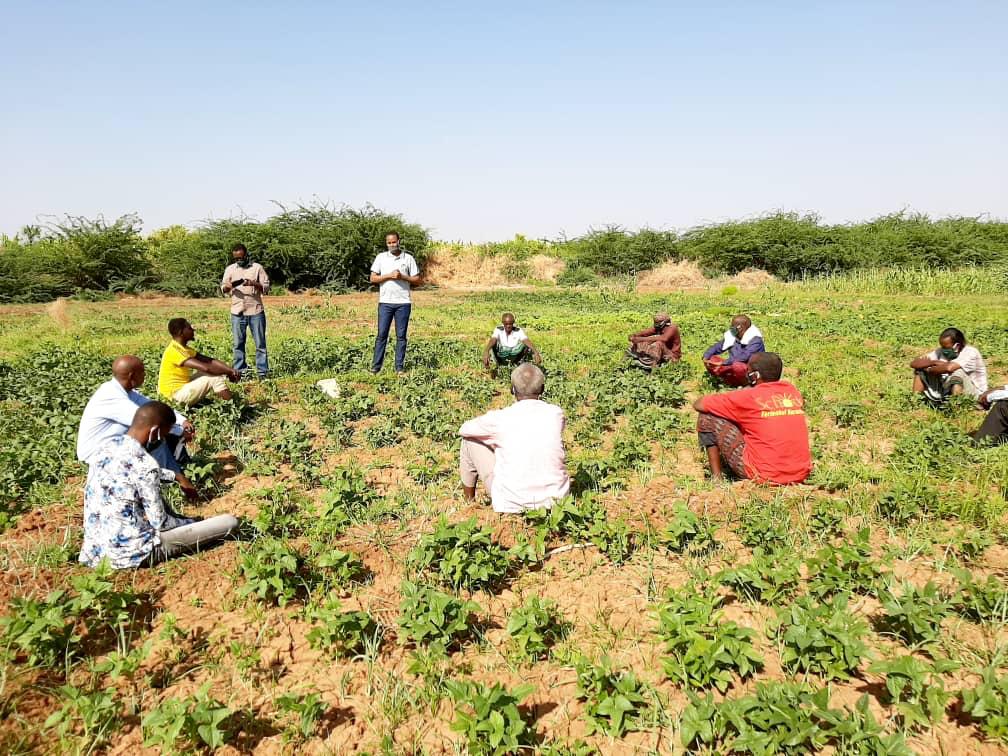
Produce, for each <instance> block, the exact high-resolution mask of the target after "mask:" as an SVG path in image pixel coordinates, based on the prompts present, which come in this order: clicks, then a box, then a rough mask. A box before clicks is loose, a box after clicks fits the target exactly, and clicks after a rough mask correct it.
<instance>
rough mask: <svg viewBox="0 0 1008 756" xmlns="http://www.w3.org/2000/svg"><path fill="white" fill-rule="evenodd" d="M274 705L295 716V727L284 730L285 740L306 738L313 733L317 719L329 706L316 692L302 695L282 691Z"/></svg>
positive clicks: (298, 740) (299, 740)
mask: <svg viewBox="0 0 1008 756" xmlns="http://www.w3.org/2000/svg"><path fill="white" fill-rule="evenodd" d="M276 705H277V708H278V709H279V710H280V711H284V712H287V713H289V714H293V715H294V716H296V717H297V723H296V725H295V727H294V728H289V729H287V730H285V731H284V740H285V741H287V742H291V741H296V742H304V741H306V740H308V739H309V738H310V737H311V736H312V735H314V734H315V730H316V729H317V728H318V723H319V720H320V719H322V715H323V714H325V712H326V709H328V708H329V707H328V706H326V704H325V701H323V700H322V698H321V696H319V694H318V693H316V692H312V693H306V694H303V695H297V694H294V693H284V694H283V695H282V696H280V697H279V698H277V699H276Z"/></svg>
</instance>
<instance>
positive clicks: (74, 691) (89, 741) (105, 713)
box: [43, 685, 122, 750]
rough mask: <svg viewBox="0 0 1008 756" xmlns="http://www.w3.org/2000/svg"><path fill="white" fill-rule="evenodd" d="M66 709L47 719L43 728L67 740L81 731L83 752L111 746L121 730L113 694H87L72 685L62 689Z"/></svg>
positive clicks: (60, 690) (110, 692)
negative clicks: (110, 739) (106, 745)
mask: <svg viewBox="0 0 1008 756" xmlns="http://www.w3.org/2000/svg"><path fill="white" fill-rule="evenodd" d="M59 695H60V700H61V701H62V702H63V705H62V706H61V707H60V708H59V709H57V710H56V711H55V712H53V713H52V714H51V715H49V717H48V718H47V719H46V721H45V724H44V725H43V728H44V729H46V730H50V729H55V731H56V733H57V734H58V735H59V737H60V739H65V738H67V736H69V735H70V734H72V733H73V732H75V731H76V730H77V728H78V727H79V728H80V731H81V732H80V743H81V744H82V745H83V746H84V747H83V749H82V750H90V749H93V748H96V747H99V746H101V745H103V744H105V743H107V742H108V739H109V737H110V736H111V734H112V733H113V732H114V731H115V730H116V729H117V728H118V727H119V725H120V722H121V715H122V712H121V710H120V706H119V703H118V702H117V701H116V700H115V699H116V696H115V693H114V691H113V690H111V689H106V690H94V691H91V692H85V691H82V690H80V689H79V688H76V687H75V686H73V685H64V686H62V687H61V688H60V689H59Z"/></svg>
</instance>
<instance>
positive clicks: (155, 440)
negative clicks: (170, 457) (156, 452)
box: [144, 428, 161, 451]
mask: <svg viewBox="0 0 1008 756" xmlns="http://www.w3.org/2000/svg"><path fill="white" fill-rule="evenodd" d="M159 443H161V431H160V430H158V429H157V428H151V432H150V435H149V436H148V437H147V443H146V444H144V449H146V450H147V451H150V450H151V449H153V448H154V447H156V446H157V445H158V444H159Z"/></svg>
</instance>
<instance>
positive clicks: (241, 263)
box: [237, 255, 252, 268]
mask: <svg viewBox="0 0 1008 756" xmlns="http://www.w3.org/2000/svg"><path fill="white" fill-rule="evenodd" d="M237 263H238V267H239V268H248V267H250V266H251V265H252V259H251V258H250V257H249V256H248V255H245V256H244V257H241V258H239V259H238V260H237Z"/></svg>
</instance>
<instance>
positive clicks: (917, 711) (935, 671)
mask: <svg viewBox="0 0 1008 756" xmlns="http://www.w3.org/2000/svg"><path fill="white" fill-rule="evenodd" d="M958 668H959V665H958V664H956V663H955V662H950V661H948V660H935V661H934V662H931V663H928V662H924V661H921V660H920V659H918V658H916V657H914V656H909V655H905V656H897V657H894V658H892V659H886V660H884V661H879V662H875V663H874V664H873V665H872V666H871V669H870V671H871V672H872V673H874V674H877V675H885V687H886V695H885V697H884V702H885V703H887V704H889V705H890V706H892V707H893V708H894V709H895V710H896V713H897V715H898V717H899V719H900V722H901V723H902V724H903V726H904V727H907V728H910V729H915V728H926V727H930V726H931V724H932V723H934V722H937V721H938V720H939V719H940V718H941V717H943V716H944V715H945V707H946V706H948V702H949V700H950V699H951V698H952V694H951V693H948V692H946V690H945V683H944V682H943V681H942V678H941V677H940V675H941V674H942V673H944V672H951V671H953V670H956V669H958Z"/></svg>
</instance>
